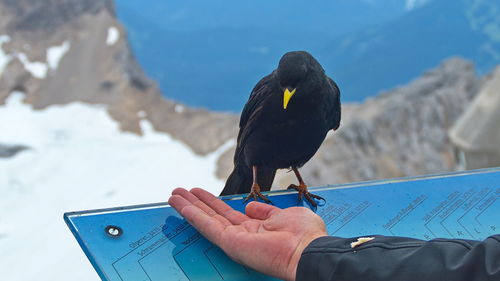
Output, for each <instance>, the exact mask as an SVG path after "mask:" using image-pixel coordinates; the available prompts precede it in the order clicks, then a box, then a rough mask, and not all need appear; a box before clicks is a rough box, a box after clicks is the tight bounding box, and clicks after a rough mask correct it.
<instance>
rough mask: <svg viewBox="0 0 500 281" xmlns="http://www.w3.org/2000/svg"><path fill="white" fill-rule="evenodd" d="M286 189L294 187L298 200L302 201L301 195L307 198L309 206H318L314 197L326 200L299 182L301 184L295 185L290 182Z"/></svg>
mask: <svg viewBox="0 0 500 281" xmlns="http://www.w3.org/2000/svg"><path fill="white" fill-rule="evenodd" d="M288 189H295V190H297V191H298V196H299V202H301V201H302V196H303V197H305V198H306V199H307V201H308V202H309V203H310V204H311V206H312V207H313V208H314V209H316V208H317V207H318V203H316V201H315V200H314V199H318V200H323V201H326V200H325V198H323V197H321V196H318V195H316V194H312V193H310V192H309V191H308V190H307V185H305V184H301V185H295V184H291V185H289V186H288Z"/></svg>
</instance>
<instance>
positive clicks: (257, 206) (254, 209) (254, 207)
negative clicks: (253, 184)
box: [245, 201, 281, 220]
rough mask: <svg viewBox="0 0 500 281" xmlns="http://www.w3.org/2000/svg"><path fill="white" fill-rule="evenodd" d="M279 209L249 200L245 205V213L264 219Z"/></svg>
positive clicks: (251, 216)
mask: <svg viewBox="0 0 500 281" xmlns="http://www.w3.org/2000/svg"><path fill="white" fill-rule="evenodd" d="M279 210H281V209H280V208H278V207H275V206H272V205H269V204H265V203H261V202H256V201H253V202H250V203H248V205H247V206H246V207H245V213H246V215H247V216H249V217H250V218H252V219H258V220H265V219H268V218H269V217H271V216H272V215H273V214H274V213H276V212H278V211H279Z"/></svg>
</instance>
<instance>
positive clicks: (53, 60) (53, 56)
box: [47, 41, 70, 70]
mask: <svg viewBox="0 0 500 281" xmlns="http://www.w3.org/2000/svg"><path fill="white" fill-rule="evenodd" d="M69 47H70V44H69V41H64V43H62V44H61V45H60V46H54V47H50V48H48V49H47V63H48V65H49V67H50V69H52V70H56V69H57V67H58V66H59V62H60V61H61V59H62V58H63V57H64V55H65V54H66V53H67V52H68V51H69Z"/></svg>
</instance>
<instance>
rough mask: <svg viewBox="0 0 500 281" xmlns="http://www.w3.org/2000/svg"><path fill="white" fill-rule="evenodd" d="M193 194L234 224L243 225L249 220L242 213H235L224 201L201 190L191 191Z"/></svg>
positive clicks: (194, 189)
mask: <svg viewBox="0 0 500 281" xmlns="http://www.w3.org/2000/svg"><path fill="white" fill-rule="evenodd" d="M191 193H192V194H194V195H195V196H196V197H198V198H199V199H200V200H201V201H203V202H204V203H205V204H207V205H208V206H209V207H210V208H212V209H213V210H215V211H216V212H217V213H218V214H220V215H221V216H223V217H225V218H226V219H228V220H229V221H230V222H231V223H233V224H241V223H242V222H244V221H246V220H248V217H247V216H245V215H244V214H242V213H241V212H238V211H235V210H234V209H233V208H231V207H230V206H229V205H228V204H226V203H225V202H224V201H222V200H220V199H219V198H217V197H215V196H213V195H212V194H211V193H209V192H207V191H205V190H203V189H201V188H193V189H191Z"/></svg>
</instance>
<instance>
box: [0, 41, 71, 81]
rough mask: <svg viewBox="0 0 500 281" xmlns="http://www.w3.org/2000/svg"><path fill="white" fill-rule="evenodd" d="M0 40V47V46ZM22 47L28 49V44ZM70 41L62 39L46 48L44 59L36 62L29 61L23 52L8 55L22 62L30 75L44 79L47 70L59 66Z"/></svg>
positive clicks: (0, 68)
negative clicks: (55, 44)
mask: <svg viewBox="0 0 500 281" xmlns="http://www.w3.org/2000/svg"><path fill="white" fill-rule="evenodd" d="M1 43H3V42H1V40H0V47H1ZM23 48H24V49H26V48H27V49H29V45H27V44H25V45H23ZM69 48H70V43H69V41H64V42H63V43H62V44H61V45H60V46H53V47H50V48H48V49H47V52H46V53H47V54H46V61H47V63H45V62H38V61H33V62H32V61H30V60H29V59H28V56H26V54H25V53H16V54H14V55H10V57H17V58H18V59H19V61H20V62H21V63H22V64H23V66H24V69H26V71H28V72H29V73H31V75H32V76H33V77H35V78H38V79H45V78H46V77H47V72H48V71H49V70H52V71H54V70H56V69H57V67H58V66H59V62H60V61H61V59H62V58H63V57H64V55H65V54H66V53H67V52H68V51H69ZM1 62H2V51H1V48H0V74H1V73H2V71H1V70H2V64H1Z"/></svg>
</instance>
